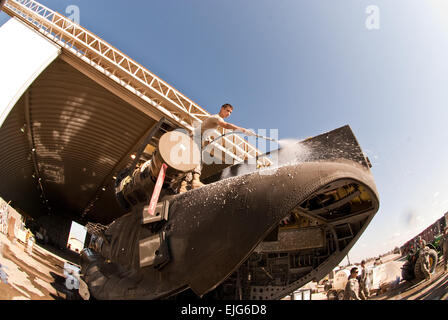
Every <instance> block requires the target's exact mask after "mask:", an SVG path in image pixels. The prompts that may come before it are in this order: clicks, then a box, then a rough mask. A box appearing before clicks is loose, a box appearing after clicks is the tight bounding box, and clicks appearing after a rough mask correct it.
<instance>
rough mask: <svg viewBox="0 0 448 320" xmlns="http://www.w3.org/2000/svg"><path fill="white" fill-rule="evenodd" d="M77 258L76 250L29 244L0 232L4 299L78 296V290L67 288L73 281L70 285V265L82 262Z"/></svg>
mask: <svg viewBox="0 0 448 320" xmlns="http://www.w3.org/2000/svg"><path fill="white" fill-rule="evenodd" d="M51 251H54V252H55V253H53V252H51ZM63 257H64V258H63ZM76 259H77V254H76V253H74V252H73V253H71V252H68V251H64V250H57V249H54V248H51V247H49V246H43V245H39V244H34V245H33V247H32V248H29V247H27V246H26V245H24V244H22V243H21V242H19V241H18V240H16V239H14V240H11V239H8V238H7V237H6V236H5V235H4V234H2V233H0V299H1V300H68V299H70V300H72V299H78V298H79V296H78V294H77V290H73V289H72V290H70V289H68V288H67V287H73V283H68V285H67V276H66V274H67V269H66V268H67V266H74V267H77V266H79V265H77V264H76ZM64 267H65V268H64ZM64 269H66V270H64ZM64 271H65V272H64Z"/></svg>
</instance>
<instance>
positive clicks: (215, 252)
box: [81, 124, 379, 300]
mask: <svg viewBox="0 0 448 320" xmlns="http://www.w3.org/2000/svg"><path fill="white" fill-rule="evenodd" d="M158 126H159V127H158V128H160V127H161V124H159V125H158ZM156 131H157V128H155V130H154V132H152V133H151V134H150V136H149V137H148V139H147V140H148V141H149V140H151V139H153V135H154V133H155V132H156ZM176 137H177V138H176ZM181 138H182V139H184V140H183V141H188V139H190V138H189V137H188V136H186V137H181ZM181 138H179V133H177V134H175V131H169V132H165V133H163V135H161V137H159V138H158V139H156V140H157V143H156V145H157V147H156V149H155V151H154V152H153V153H152V155H151V158H150V159H149V160H147V157H146V158H145V157H141V154H144V152H142V150H143V149H144V148H145V147H146V145H143V146H142V148H141V150H140V154H139V157H140V158H142V159H143V161H140V163H141V165H138V164H137V163H138V159H135V161H134V163H133V165H131V167H130V168H127V169H126V170H124V171H123V174H122V175H121V177H120V178H119V179H117V183H116V198H117V201H119V203H120V204H121V205H122V206H123V207H124V208H126V209H128V211H129V212H128V213H127V214H125V215H124V216H122V217H119V218H118V219H116V220H114V221H113V222H112V223H111V224H109V225H107V226H102V225H98V224H88V232H89V233H90V234H91V240H90V245H89V248H87V249H84V250H83V252H82V253H81V258H82V263H81V266H82V268H81V274H82V275H83V276H82V281H83V282H84V284H85V287H86V288H88V291H89V294H90V296H91V297H93V298H95V299H179V298H182V297H183V296H185V297H192V296H197V297H202V298H212V299H232V300H233V299H236V300H239V299H253V300H266V299H270V300H273V299H281V298H282V297H284V296H286V295H288V294H290V293H291V292H293V291H294V290H296V289H298V288H300V287H301V286H303V285H304V284H306V283H308V282H309V281H312V280H315V281H318V280H320V279H321V278H323V277H324V276H325V275H327V274H328V273H329V272H330V271H331V270H332V269H333V268H334V267H335V266H337V265H338V264H339V262H340V261H341V260H342V259H343V258H344V256H346V254H347V253H348V251H349V250H350V249H351V248H352V247H353V245H354V243H355V242H356V241H357V240H358V239H359V237H360V236H361V234H362V233H363V232H364V230H365V229H366V228H367V226H368V224H369V223H370V221H371V220H372V218H373V216H374V215H375V213H376V212H377V211H378V208H379V197H378V192H377V190H376V186H375V183H374V179H373V176H372V174H371V171H370V167H371V164H370V162H369V160H368V158H367V157H366V156H365V155H364V154H363V152H362V150H361V148H360V146H359V144H358V142H357V140H356V138H355V136H354V134H353V132H352V130H351V129H350V127H349V126H344V127H341V128H339V129H336V130H333V131H331V132H328V133H324V134H321V135H318V136H316V137H313V138H308V139H305V140H303V141H296V142H295V143H292V144H290V145H288V146H287V147H283V148H282V147H280V148H279V149H278V150H275V151H273V152H269V153H267V154H266V156H269V157H272V158H275V159H276V163H275V165H273V166H270V167H267V168H260V166H257V165H256V164H255V163H250V161H248V160H247V161H245V162H244V163H239V164H235V165H231V166H228V167H226V168H224V169H222V170H221V171H218V172H216V173H215V174H213V175H210V176H209V177H208V178H207V179H205V182H206V183H207V184H206V185H204V186H203V187H201V188H199V189H195V190H190V191H187V192H185V193H182V194H176V193H175V192H173V191H172V190H171V189H170V186H169V184H168V183H166V181H167V180H168V179H167V180H160V178H161V177H162V176H163V175H165V176H166V177H167V178H169V177H175V176H179V174H180V176H182V173H185V172H186V171H188V170H192V168H194V166H195V165H196V164H193V163H190V166H188V165H185V162H184V163H181V164H176V163H174V161H171V159H170V155H171V156H172V154H173V152H172V151H171V150H173V148H175V147H176V144H177V146H178V144H179V143H180V142H179V141H181V140H182V139H181ZM179 139H181V140H179ZM185 139H186V140H185ZM153 140H154V139H153ZM183 145H188V143H187V144H185V143H183ZM180 149H183V150H186V149H188V150H190V151H192V150H193V151H192V152H191V153H190V154H192V153H195V152H198V150H199V148H198V147H197V146H196V145H195V143H193V142H191V144H190V147H185V146H183V147H182V148H177V149H176V150H180ZM162 173H163V174H162ZM161 181H162V182H161ZM164 181H165V182H164ZM154 195H156V198H155V199H156V202H154ZM151 199H152V201H151V202H152V203H149V201H150V200H151Z"/></svg>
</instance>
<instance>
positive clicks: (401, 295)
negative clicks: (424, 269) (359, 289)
mask: <svg viewBox="0 0 448 320" xmlns="http://www.w3.org/2000/svg"><path fill="white" fill-rule="evenodd" d="M371 300H448V273H446V272H444V271H443V265H442V263H440V262H439V264H438V265H437V267H436V272H435V274H434V275H432V276H431V279H430V280H423V281H412V282H408V281H401V282H400V283H399V284H398V286H397V287H395V288H393V289H391V290H390V291H387V292H385V293H383V294H381V295H378V296H373V297H372V298H371Z"/></svg>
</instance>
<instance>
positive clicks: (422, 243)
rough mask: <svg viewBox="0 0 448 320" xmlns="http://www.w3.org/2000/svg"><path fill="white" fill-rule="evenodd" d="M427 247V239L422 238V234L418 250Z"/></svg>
mask: <svg viewBox="0 0 448 320" xmlns="http://www.w3.org/2000/svg"><path fill="white" fill-rule="evenodd" d="M425 247H426V241H425V240H424V239H422V237H421V236H418V240H417V251H418V250H421V249H425Z"/></svg>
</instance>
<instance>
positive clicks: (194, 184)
mask: <svg viewBox="0 0 448 320" xmlns="http://www.w3.org/2000/svg"><path fill="white" fill-rule="evenodd" d="M201 172H202V164H200V165H198V166H197V167H196V168H194V170H193V181H191V188H192V189H198V188H200V187H202V186H203V185H204V184H203V183H202V182H201V180H200V178H201Z"/></svg>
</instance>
